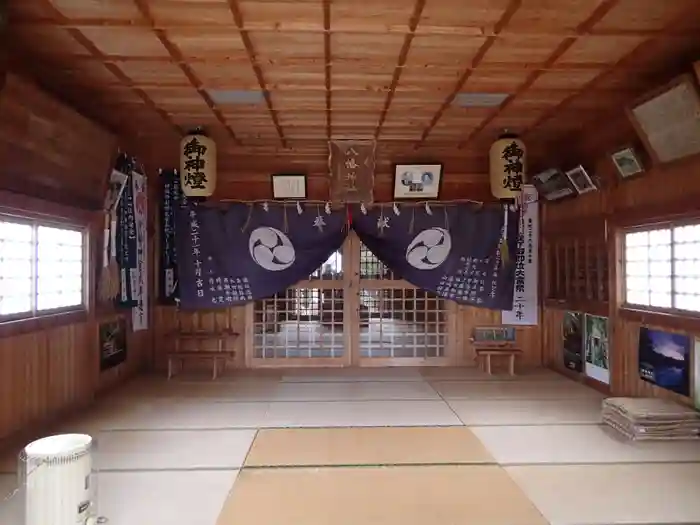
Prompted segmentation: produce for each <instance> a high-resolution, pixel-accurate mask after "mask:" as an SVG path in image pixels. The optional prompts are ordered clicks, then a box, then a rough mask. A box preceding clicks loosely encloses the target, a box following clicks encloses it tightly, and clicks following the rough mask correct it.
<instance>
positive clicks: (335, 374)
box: [282, 368, 423, 383]
mask: <svg viewBox="0 0 700 525" xmlns="http://www.w3.org/2000/svg"><path fill="white" fill-rule="evenodd" d="M422 380H423V376H422V375H421V374H420V372H419V371H418V370H416V369H413V368H338V369H335V368H334V369H316V370H288V371H286V372H284V375H283V376H282V382H285V383H343V382H363V381H373V382H374V381H382V382H385V381H386V382H393V381H422Z"/></svg>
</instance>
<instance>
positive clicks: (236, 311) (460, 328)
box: [154, 306, 543, 372]
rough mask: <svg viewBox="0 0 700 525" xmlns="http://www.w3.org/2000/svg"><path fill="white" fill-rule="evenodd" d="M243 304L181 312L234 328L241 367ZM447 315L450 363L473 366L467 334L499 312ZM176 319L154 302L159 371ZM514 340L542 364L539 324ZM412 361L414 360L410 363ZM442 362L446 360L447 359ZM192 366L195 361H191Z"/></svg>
mask: <svg viewBox="0 0 700 525" xmlns="http://www.w3.org/2000/svg"><path fill="white" fill-rule="evenodd" d="M247 308H251V307H250V306H248V307H245V306H241V307H235V308H228V309H225V310H222V311H220V312H198V313H194V314H189V313H187V314H180V315H181V316H182V319H183V321H181V322H183V324H185V325H186V328H187V329H190V327H192V328H200V329H205V330H213V329H214V328H219V329H221V328H227V329H230V330H232V331H234V332H237V333H239V334H241V335H240V337H239V338H238V339H237V340H236V342H235V343H234V349H235V351H236V359H235V363H233V365H234V366H236V367H238V368H243V367H245V366H246V360H245V355H246V351H248V352H250V351H251V350H252V349H250V348H247V347H246V345H250V339H249V338H246V329H247V328H249V326H248V325H247V322H248V320H249V319H251V318H252V316H250V315H249V312H247V311H246V310H247ZM448 315H449V316H454V317H453V318H451V319H448V324H447V326H448V340H449V341H454V343H453V344H454V347H451V348H448V350H447V351H448V353H450V352H451V354H452V355H449V356H448V357H450V360H449V364H452V365H463V366H474V365H475V360H474V359H475V357H476V356H475V353H474V350H473V348H472V345H471V344H470V343H469V338H470V337H471V335H472V330H473V328H474V327H476V326H491V325H496V326H500V324H501V312H496V311H491V310H485V309H483V308H473V307H467V306H455V307H454V308H453V309H450V310H449V314H448ZM177 325H178V319H177V312H176V309H175V308H174V307H171V306H157V307H156V308H155V327H156V331H157V333H156V336H155V337H156V340H157V341H158V344H157V345H155V347H154V351H155V356H154V364H155V368H156V370H158V371H159V372H162V371H164V370H165V369H166V366H167V363H166V361H167V353H168V351H169V349H170V348H169V343H168V337H167V336H168V334H169V333H172V332H173V331H175V330H176V329H177ZM516 333H517V343H518V346H519V347H520V348H521V349H522V351H523V355H522V358H521V360H520V366H522V367H528V368H532V367H538V366H542V364H543V355H542V348H543V346H542V342H541V335H540V328H539V327H537V326H533V327H522V328H518V329H517V331H516ZM400 362H401V360H397V361H395V362H394V363H392V364H400ZM413 364H415V362H414V363H413ZM445 364H448V363H447V362H446V363H445ZM191 366H194V365H191Z"/></svg>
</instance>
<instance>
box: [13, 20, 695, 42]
mask: <svg viewBox="0 0 700 525" xmlns="http://www.w3.org/2000/svg"><path fill="white" fill-rule="evenodd" d="M12 25H13V26H14V27H30V28H41V27H47V28H48V27H58V28H64V29H66V28H76V29H79V28H81V27H144V28H150V27H152V26H151V24H150V23H149V22H148V21H146V20H142V19H107V18H85V17H83V18H67V17H61V18H54V17H40V16H26V15H21V16H17V17H15V18H13V20H12ZM155 27H156V29H163V30H166V31H167V30H172V29H177V30H179V31H184V32H186V30H191V31H192V33H201V32H202V31H208V32H210V33H217V32H218V33H225V32H229V31H231V27H227V26H226V25H212V24H210V23H204V22H200V21H198V20H195V19H193V20H190V21H186V20H177V21H167V22H156V24H155ZM246 31H256V32H257V31H260V32H269V33H280V32H295V33H322V32H325V29H323V30H322V29H319V28H318V27H317V26H316V25H315V24H308V23H305V22H300V23H295V22H284V21H279V22H276V23H274V24H271V23H261V24H256V23H250V24H247V25H246ZM368 31H369V32H376V33H382V34H385V33H386V32H387V31H388V32H389V33H406V26H405V25H401V24H397V25H395V26H385V25H381V26H374V27H367V26H362V25H358V27H357V28H348V27H344V28H343V29H342V30H332V29H331V33H367V32H368ZM421 34H422V35H464V36H485V37H489V36H495V37H498V36H499V33H498V32H496V31H495V30H489V29H488V28H484V27H483V26H481V25H475V26H425V25H424V26H421ZM508 34H509V35H513V34H519V35H531V36H532V35H541V36H561V37H566V36H572V37H576V38H581V37H585V36H588V35H593V36H640V37H656V36H658V37H660V38H678V37H689V36H695V35H696V34H697V32H696V31H694V30H692V29H680V30H677V29H675V28H674V27H667V28H666V29H627V28H623V27H620V28H614V29H591V30H590V31H588V32H586V33H578V32H576V31H575V30H567V29H551V28H548V27H543V26H540V27H537V26H535V27H532V26H530V27H518V28H512V29H509V30H508Z"/></svg>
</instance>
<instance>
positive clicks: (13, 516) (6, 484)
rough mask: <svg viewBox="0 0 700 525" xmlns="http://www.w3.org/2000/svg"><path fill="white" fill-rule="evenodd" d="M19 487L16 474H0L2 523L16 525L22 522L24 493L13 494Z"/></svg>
mask: <svg viewBox="0 0 700 525" xmlns="http://www.w3.org/2000/svg"><path fill="white" fill-rule="evenodd" d="M15 489H17V476H16V475H15V474H0V523H2V524H3V525H15V524H18V525H19V524H20V523H21V518H22V513H21V511H22V504H23V503H24V498H23V497H22V496H23V495H22V494H19V493H18V494H13V493H14V492H15Z"/></svg>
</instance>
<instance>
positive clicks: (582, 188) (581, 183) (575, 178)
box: [566, 165, 597, 195]
mask: <svg viewBox="0 0 700 525" xmlns="http://www.w3.org/2000/svg"><path fill="white" fill-rule="evenodd" d="M566 176H567V177H568V178H569V180H570V181H571V184H573V185H574V188H576V191H577V192H578V193H579V195H583V194H584V193H588V192H590V191H595V190H596V189H597V188H596V186H595V184H593V181H592V180H591V177H590V176H589V175H588V173H586V170H585V169H584V168H583V166H581V165H579V166H576V167H575V168H574V169H572V170H569V171H567V172H566Z"/></svg>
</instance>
